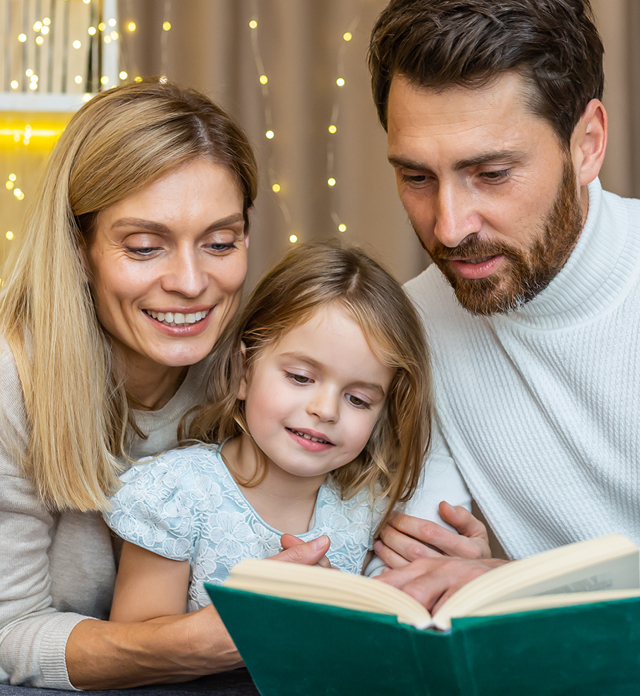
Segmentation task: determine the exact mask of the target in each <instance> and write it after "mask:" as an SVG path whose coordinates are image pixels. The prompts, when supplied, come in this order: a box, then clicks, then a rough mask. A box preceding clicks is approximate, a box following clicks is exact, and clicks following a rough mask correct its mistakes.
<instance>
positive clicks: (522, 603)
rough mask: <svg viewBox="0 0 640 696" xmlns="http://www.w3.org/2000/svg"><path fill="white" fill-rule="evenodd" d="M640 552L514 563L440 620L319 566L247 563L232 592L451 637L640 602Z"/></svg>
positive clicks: (622, 545)
mask: <svg viewBox="0 0 640 696" xmlns="http://www.w3.org/2000/svg"><path fill="white" fill-rule="evenodd" d="M639 563H640V558H639V550H638V547H637V546H636V545H635V544H633V543H632V542H631V541H629V540H628V539H626V538H625V537H623V536H622V535H620V534H610V535H608V536H604V537H600V538H598V539H591V540H589V541H582V542H578V543H575V544H569V545H568V546H562V547H560V548H557V549H553V550H552V551H546V552H544V553H540V554H538V555H536V556H531V557H530V558H524V559H522V560H519V561H514V562H512V563H507V564H505V565H503V566H500V567H498V568H495V569H493V570H491V571H489V572H488V573H485V574H484V575H481V576H480V577H478V578H476V579H475V580H473V581H471V582H470V583H468V584H467V585H465V586H464V587H463V588H462V589H460V590H458V592H456V593H455V594H454V595H453V596H452V597H450V598H449V600H448V601H447V602H445V603H444V604H443V605H442V607H441V608H440V609H439V610H438V611H437V612H436V613H435V615H434V616H433V617H432V616H431V615H430V614H429V612H428V611H427V610H426V609H425V608H424V607H423V606H422V605H420V604H419V603H418V602H417V601H416V600H414V599H413V598H412V597H410V596H409V595H407V594H405V593H404V592H402V591H401V590H398V589H396V588H394V587H391V586H389V585H385V584H384V583H382V582H380V581H379V580H374V579H372V578H365V577H362V576H359V575H348V574H346V573H339V572H337V571H335V570H328V569H325V568H320V567H317V566H313V567H310V566H303V565H296V564H293V563H280V562H277V561H270V560H252V559H246V560H244V561H241V562H240V563H238V564H237V565H236V566H234V568H232V570H231V574H230V576H229V578H228V579H227V580H226V582H225V583H224V586H225V587H229V588H232V589H236V590H243V591H247V592H253V593H257V594H262V595H269V596H272V597H281V598H284V599H292V600H299V601H304V602H312V603H314V604H325V605H329V606H334V607H342V608H345V609H354V610H359V611H366V612H371V613H377V614H390V615H394V616H397V618H398V621H399V622H400V623H405V624H410V625H412V626H415V627H416V628H431V627H434V628H438V629H442V630H447V629H449V628H450V627H451V619H452V618H456V617H463V616H490V615H497V614H511V613H516V612H522V611H532V610H536V609H546V608H552V607H560V606H567V605H577V604H586V603H592V602H602V601H607V600H614V599H625V598H629V597H640V589H639V588H640V570H639Z"/></svg>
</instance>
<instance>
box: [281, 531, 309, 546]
mask: <svg viewBox="0 0 640 696" xmlns="http://www.w3.org/2000/svg"><path fill="white" fill-rule="evenodd" d="M300 544H304V541H302V539H298V537H297V536H294V535H293V534H283V535H282V536H281V537H280V545H281V546H282V548H283V549H290V548H291V547H292V546H300Z"/></svg>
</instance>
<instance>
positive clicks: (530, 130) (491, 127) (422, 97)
mask: <svg viewBox="0 0 640 696" xmlns="http://www.w3.org/2000/svg"><path fill="white" fill-rule="evenodd" d="M529 89H530V88H529V87H528V85H527V83H526V81H525V80H524V78H522V76H520V75H519V74H517V73H506V74H504V75H502V76H500V77H498V78H496V79H495V80H493V81H492V82H490V83H489V84H486V85H483V86H481V87H476V88H466V87H457V86H455V87H450V88H446V89H438V90H436V89H431V88H425V87H421V86H418V85H415V84H413V83H411V82H410V81H409V80H407V79H406V78H403V77H401V76H398V77H394V79H393V81H392V84H391V92H390V95H389V106H388V109H389V110H388V131H389V158H390V160H391V161H392V162H394V160H398V159H402V158H403V157H416V158H419V157H421V156H425V157H429V158H430V157H432V156H434V155H436V154H437V156H445V155H450V156H451V157H452V158H453V159H455V160H456V161H458V160H463V159H468V158H473V157H476V156H480V155H482V154H483V153H485V152H500V151H505V152H506V151H514V152H515V151H518V152H522V151H524V150H525V149H529V148H531V147H533V146H536V145H537V144H538V142H537V141H539V140H540V139H541V138H542V139H544V140H545V141H546V140H547V139H548V138H552V139H555V138H554V135H553V129H552V128H551V126H550V125H549V124H548V123H547V122H546V121H545V120H544V119H542V118H541V117H539V116H535V115H533V114H532V112H531V110H530V108H529V106H528V102H527V97H528V94H529V93H528V90H529ZM540 144H543V143H540Z"/></svg>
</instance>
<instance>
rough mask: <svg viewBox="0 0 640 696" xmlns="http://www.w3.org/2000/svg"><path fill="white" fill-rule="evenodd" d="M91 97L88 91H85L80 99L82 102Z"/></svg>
mask: <svg viewBox="0 0 640 696" xmlns="http://www.w3.org/2000/svg"><path fill="white" fill-rule="evenodd" d="M90 99H91V95H90V94H89V92H85V94H83V95H82V101H83V102H88V101H89V100H90Z"/></svg>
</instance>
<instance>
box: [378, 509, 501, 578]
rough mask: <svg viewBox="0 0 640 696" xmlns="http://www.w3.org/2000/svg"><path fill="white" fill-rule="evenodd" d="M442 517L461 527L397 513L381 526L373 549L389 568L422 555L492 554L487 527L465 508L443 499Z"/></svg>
mask: <svg viewBox="0 0 640 696" xmlns="http://www.w3.org/2000/svg"><path fill="white" fill-rule="evenodd" d="M439 512H440V516H441V517H442V519H443V520H444V521H445V522H446V523H447V524H450V525H451V526H452V527H454V528H455V529H457V530H458V534H456V533H455V532H450V531H449V530H448V529H445V528H444V527H442V526H441V525H439V524H438V523H437V522H431V521H430V520H422V519H420V518H418V517H411V516H409V515H403V514H397V515H396V516H395V517H393V518H392V519H391V520H390V521H389V523H388V524H387V525H386V526H385V527H384V528H383V529H382V531H381V533H380V539H379V540H378V541H376V543H375V544H374V547H373V548H374V550H375V552H376V553H377V554H378V556H380V558H381V559H382V560H383V561H384V562H385V563H386V564H387V565H388V566H389V567H390V568H402V567H403V566H405V565H407V563H410V562H411V561H416V560H418V559H421V558H439V557H442V556H455V557H459V558H469V559H475V560H477V559H481V558H491V550H490V549H489V537H488V535H487V529H486V527H485V526H484V524H482V522H480V520H478V519H476V518H475V517H474V516H473V515H472V514H471V513H470V512H468V511H467V510H465V508H463V507H460V506H457V507H453V506H452V505H449V503H445V502H444V501H442V502H441V503H440V506H439Z"/></svg>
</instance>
